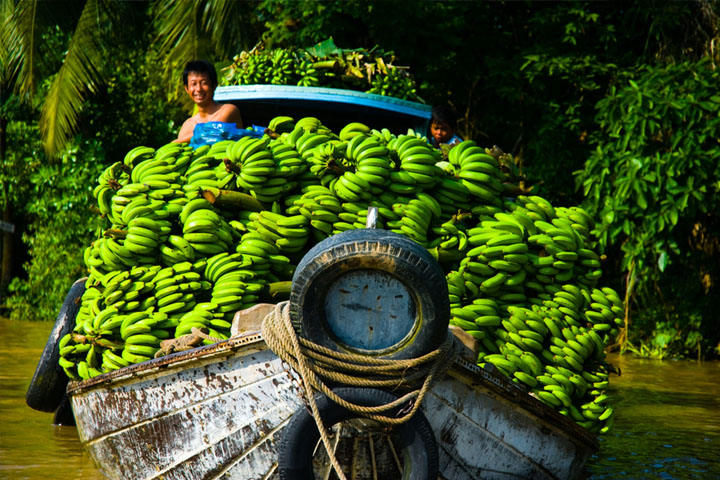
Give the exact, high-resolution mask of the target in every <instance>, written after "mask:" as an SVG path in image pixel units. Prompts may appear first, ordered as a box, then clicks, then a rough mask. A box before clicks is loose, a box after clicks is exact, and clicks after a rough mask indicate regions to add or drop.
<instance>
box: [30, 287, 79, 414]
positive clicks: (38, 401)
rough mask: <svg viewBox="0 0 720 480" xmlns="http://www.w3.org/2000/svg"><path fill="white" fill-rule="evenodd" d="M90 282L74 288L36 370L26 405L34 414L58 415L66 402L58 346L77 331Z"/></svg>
mask: <svg viewBox="0 0 720 480" xmlns="http://www.w3.org/2000/svg"><path fill="white" fill-rule="evenodd" d="M86 281H87V278H81V279H80V280H77V281H75V283H73V285H72V287H70V291H69V292H68V294H67V295H66V296H65V301H63V304H62V307H61V308H60V313H58V316H57V318H56V319H55V326H54V327H53V329H52V331H51V332H50V336H49V337H48V340H47V343H46V344H45V349H44V350H43V352H42V355H41V356H40V361H39V362H38V364H37V367H36V368H35V374H34V375H33V377H32V380H31V381H30V386H29V387H28V390H27V393H26V394H25V403H27V405H28V406H29V407H30V408H32V409H34V410H39V411H41V412H54V411H55V410H57V408H58V407H59V406H60V405H61V404H62V402H63V399H64V398H65V388H66V387H67V383H68V377H67V375H66V374H65V372H64V371H63V369H62V367H60V365H59V364H58V360H59V358H60V350H59V348H58V342H59V341H60V339H61V338H62V337H64V336H65V335H66V334H67V333H70V332H72V330H73V328H75V317H77V314H78V311H79V310H80V299H81V297H82V295H83V293H84V292H85V282H86Z"/></svg>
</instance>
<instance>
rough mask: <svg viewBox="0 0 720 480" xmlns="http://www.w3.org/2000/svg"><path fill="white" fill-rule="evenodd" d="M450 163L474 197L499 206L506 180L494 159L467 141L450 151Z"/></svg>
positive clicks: (473, 143)
mask: <svg viewBox="0 0 720 480" xmlns="http://www.w3.org/2000/svg"><path fill="white" fill-rule="evenodd" d="M448 161H449V162H450V164H451V165H453V166H454V167H455V169H456V171H457V178H458V179H460V182H461V183H462V184H463V185H465V187H467V189H468V191H470V194H471V195H472V196H473V197H475V198H477V199H478V200H479V201H480V202H482V203H484V204H487V205H498V203H499V202H500V200H499V198H500V195H501V194H502V193H503V191H504V187H503V184H502V180H503V179H504V178H503V174H502V172H501V171H500V166H499V164H498V162H497V160H496V159H495V158H494V157H492V156H490V155H488V154H487V153H486V152H485V150H484V149H482V148H480V147H478V146H477V145H476V144H475V142H473V141H465V142H462V143H460V144H459V145H457V146H456V147H454V148H452V149H451V150H450V153H449V155H448Z"/></svg>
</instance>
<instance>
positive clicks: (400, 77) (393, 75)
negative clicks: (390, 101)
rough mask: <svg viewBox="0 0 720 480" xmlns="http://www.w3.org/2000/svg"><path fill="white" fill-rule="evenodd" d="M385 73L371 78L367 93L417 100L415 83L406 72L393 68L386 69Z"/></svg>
mask: <svg viewBox="0 0 720 480" xmlns="http://www.w3.org/2000/svg"><path fill="white" fill-rule="evenodd" d="M386 71H387V73H386V74H385V75H375V76H374V77H373V80H372V83H371V85H372V87H370V88H369V89H368V90H367V93H375V94H377V95H386V96H389V97H395V98H402V99H417V97H418V95H417V89H416V88H415V82H414V81H413V80H412V78H411V77H410V74H409V73H408V72H407V71H405V70H404V69H400V68H397V67H393V66H390V67H389V68H387V69H386Z"/></svg>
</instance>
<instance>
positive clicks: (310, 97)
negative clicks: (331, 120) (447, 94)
mask: <svg viewBox="0 0 720 480" xmlns="http://www.w3.org/2000/svg"><path fill="white" fill-rule="evenodd" d="M214 98H215V101H217V102H231V101H233V102H234V101H242V100H300V101H315V102H330V103H335V104H338V103H346V104H352V105H362V106H366V107H371V108H376V109H380V110H389V111H393V112H396V113H400V114H404V115H411V116H414V117H418V118H422V119H425V120H429V119H430V113H431V111H432V107H431V106H430V105H425V104H422V103H417V102H412V101H409V100H402V99H399V98H394V97H388V96H384V95H378V94H375V93H365V92H361V91H357V90H344V89H339V88H324V87H300V86H291V85H230V86H222V87H218V88H217V90H215V97H214Z"/></svg>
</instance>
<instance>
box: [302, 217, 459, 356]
mask: <svg viewBox="0 0 720 480" xmlns="http://www.w3.org/2000/svg"><path fill="white" fill-rule="evenodd" d="M353 272H370V273H368V275H367V276H368V277H370V278H371V277H372V276H373V275H375V276H376V277H377V278H382V277H383V276H384V277H386V278H391V279H392V280H391V281H392V282H394V283H395V284H396V285H401V287H399V289H400V290H401V292H400V293H402V294H407V295H408V296H409V297H410V299H408V300H407V303H408V304H409V307H410V309H411V310H412V312H411V313H410V315H411V316H412V317H413V318H409V319H405V323H403V324H402V325H403V327H404V326H406V325H408V324H412V327H411V328H410V329H409V331H408V332H407V335H405V332H404V331H398V336H399V337H402V336H403V335H405V337H404V338H402V339H400V338H399V337H398V338H397V339H396V340H397V341H396V343H394V344H392V345H386V346H385V348H378V349H377V350H375V349H369V350H362V348H359V349H357V350H353V348H352V347H348V345H347V344H344V343H343V342H342V341H339V338H338V337H337V336H336V335H335V332H333V330H332V328H331V326H330V325H329V322H328V320H327V318H328V312H327V311H326V306H325V299H326V297H327V296H328V292H329V291H331V290H332V289H334V288H335V289H336V290H337V288H336V287H337V284H338V282H342V279H343V278H347V277H348V276H349V275H352V274H353ZM358 290H360V289H358ZM341 291H343V294H344V295H345V296H346V297H349V300H348V301H347V302H346V303H347V304H348V310H347V311H348V313H349V315H348V316H347V317H345V319H346V320H347V323H352V321H353V314H352V312H353V311H352V310H349V309H350V308H352V309H354V311H355V312H358V315H357V316H358V318H362V315H364V314H365V313H364V312H365V311H370V310H371V309H373V308H375V307H376V305H375V304H374V303H373V302H374V298H368V299H367V300H366V302H367V303H365V304H359V302H358V301H357V300H356V297H358V296H359V293H358V291H344V290H341ZM381 293H382V292H381ZM378 299H379V297H378ZM289 303H290V317H291V319H292V321H293V324H294V325H295V329H296V331H298V333H299V334H300V335H301V336H303V337H305V338H307V339H309V340H310V341H312V342H315V343H317V344H319V345H323V346H325V347H328V348H331V349H333V350H336V351H342V352H348V351H349V352H352V353H360V354H367V355H370V356H374V357H376V358H386V359H406V358H415V357H420V356H422V355H424V354H426V353H428V352H430V351H432V350H434V349H436V348H438V347H439V346H440V345H441V344H442V343H443V342H444V341H445V339H446V336H447V332H448V324H449V318H450V306H449V297H448V291H447V280H446V279H445V273H444V272H443V270H442V267H440V265H439V264H438V263H437V261H436V260H435V259H434V258H433V257H432V256H431V255H430V253H429V252H428V251H427V249H425V248H424V247H423V246H422V245H420V244H419V243H416V242H414V241H412V240H410V239H409V238H407V237H405V236H403V235H399V234H396V233H393V232H390V231H387V230H380V229H378V230H375V229H359V230H348V231H345V232H342V233H339V234H337V235H333V236H332V237H329V238H327V239H325V240H323V241H322V242H320V243H318V244H317V245H315V246H314V247H313V248H311V249H310V250H309V251H308V252H307V253H306V254H305V256H304V257H303V258H302V260H301V261H300V262H299V263H298V266H297V268H296V270H295V274H294V275H293V283H292V288H291V291H290V301H289ZM365 309H367V310H365ZM382 313H383V314H386V315H388V320H389V319H390V315H392V314H393V312H388V311H386V310H383V311H382ZM400 323H402V322H400ZM358 331H361V329H360V328H358ZM359 335H360V336H361V334H359Z"/></svg>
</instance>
